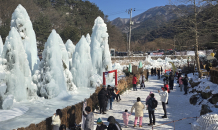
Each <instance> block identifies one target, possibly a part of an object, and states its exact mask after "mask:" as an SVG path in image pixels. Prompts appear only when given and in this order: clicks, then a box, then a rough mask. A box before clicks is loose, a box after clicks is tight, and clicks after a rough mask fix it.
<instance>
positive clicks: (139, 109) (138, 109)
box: [131, 97, 145, 127]
mask: <svg viewBox="0 0 218 130" xmlns="http://www.w3.org/2000/svg"><path fill="white" fill-rule="evenodd" d="M134 109H135V121H134V126H133V127H136V125H137V121H138V118H139V127H142V118H143V109H145V105H144V104H142V102H141V99H140V97H138V98H137V102H136V103H135V104H134V105H133V106H132V108H131V113H132V112H133V110H134Z"/></svg>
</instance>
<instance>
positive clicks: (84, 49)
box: [71, 36, 93, 87]
mask: <svg viewBox="0 0 218 130" xmlns="http://www.w3.org/2000/svg"><path fill="white" fill-rule="evenodd" d="M72 61H73V66H72V69H71V73H72V75H73V77H74V78H73V81H74V83H75V85H76V86H77V87H90V79H89V78H90V77H91V76H92V74H93V70H92V61H91V56H90V47H89V43H88V42H87V41H86V39H85V37H84V36H82V38H81V39H80V40H79V42H78V43H77V44H76V48H75V52H74V54H73V58H72Z"/></svg>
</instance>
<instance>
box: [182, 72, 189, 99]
mask: <svg viewBox="0 0 218 130" xmlns="http://www.w3.org/2000/svg"><path fill="white" fill-rule="evenodd" d="M182 81H183V85H184V91H185V93H184V95H186V94H188V93H187V91H188V76H187V74H185V77H184V78H183V79H182Z"/></svg>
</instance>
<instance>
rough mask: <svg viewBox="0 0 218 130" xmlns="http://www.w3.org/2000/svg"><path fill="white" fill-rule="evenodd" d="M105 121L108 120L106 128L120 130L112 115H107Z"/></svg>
mask: <svg viewBox="0 0 218 130" xmlns="http://www.w3.org/2000/svg"><path fill="white" fill-rule="evenodd" d="M107 121H108V122H109V125H108V127H107V130H122V128H121V126H120V124H119V123H118V122H117V121H116V120H115V118H114V117H113V116H109V117H108V119H107Z"/></svg>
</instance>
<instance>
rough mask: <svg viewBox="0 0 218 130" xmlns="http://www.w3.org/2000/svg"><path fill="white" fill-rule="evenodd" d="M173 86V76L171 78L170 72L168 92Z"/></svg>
mask: <svg viewBox="0 0 218 130" xmlns="http://www.w3.org/2000/svg"><path fill="white" fill-rule="evenodd" d="M173 84H174V76H173V74H172V72H170V76H169V86H170V90H173Z"/></svg>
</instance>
